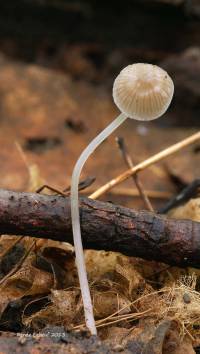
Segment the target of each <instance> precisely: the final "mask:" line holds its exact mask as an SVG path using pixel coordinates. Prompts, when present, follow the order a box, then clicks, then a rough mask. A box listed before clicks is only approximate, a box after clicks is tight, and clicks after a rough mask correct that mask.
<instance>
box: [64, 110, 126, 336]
mask: <svg viewBox="0 0 200 354" xmlns="http://www.w3.org/2000/svg"><path fill="white" fill-rule="evenodd" d="M126 118H127V117H126V116H125V115H124V114H120V115H119V116H118V117H117V118H116V119H115V120H114V121H113V122H112V123H111V124H109V125H108V126H107V127H106V128H105V129H104V130H103V131H102V132H101V133H100V134H99V135H97V137H96V138H95V139H93V140H92V141H91V143H90V144H89V145H88V146H87V147H86V149H85V150H84V151H83V152H82V154H81V155H80V157H79V159H78V161H77V163H76V165H75V167H74V170H73V173H72V182H71V218H72V230H73V238H74V248H75V254H76V265H77V270H78V277H79V282H80V288H81V294H82V299H83V306H84V312H85V321H86V326H87V328H88V329H89V330H90V332H91V334H94V335H96V334H97V331H96V326H95V320H94V314H93V307H92V301H91V296H90V290H89V284H88V279H87V272H86V266H85V260H84V254H83V245H82V239H81V228H80V216H79V205H78V184H79V177H80V174H81V170H82V168H83V166H84V164H85V162H86V161H87V159H88V157H89V156H90V155H91V154H92V153H93V151H94V150H95V149H96V148H97V146H98V145H100V144H101V142H102V141H104V140H105V139H106V138H107V137H108V136H109V135H110V134H111V133H112V132H113V131H114V130H115V129H116V128H118V126H119V125H121V124H122V123H123V122H124V121H125V119H126Z"/></svg>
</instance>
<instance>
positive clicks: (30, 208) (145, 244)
mask: <svg viewBox="0 0 200 354" xmlns="http://www.w3.org/2000/svg"><path fill="white" fill-rule="evenodd" d="M80 216H81V228H82V237H83V245H84V248H91V249H96V250H107V251H108V250H110V251H119V252H121V253H123V254H125V255H128V256H133V257H141V258H144V259H149V260H156V261H161V262H164V263H168V264H170V265H177V266H182V267H184V266H193V267H196V268H200V223H198V222H193V221H191V220H175V219H170V218H167V217H165V216H163V215H156V214H154V213H151V212H148V211H135V210H132V209H128V208H124V207H121V206H118V205H114V204H111V203H105V202H99V201H94V200H91V199H87V198H81V199H80ZM0 233H1V234H12V235H28V236H33V237H37V238H46V239H48V238H49V239H52V240H57V241H66V242H70V243H73V238H72V230H71V218H70V199H69V198H67V197H66V198H65V197H62V196H47V195H41V194H36V193H17V192H13V191H7V190H0Z"/></svg>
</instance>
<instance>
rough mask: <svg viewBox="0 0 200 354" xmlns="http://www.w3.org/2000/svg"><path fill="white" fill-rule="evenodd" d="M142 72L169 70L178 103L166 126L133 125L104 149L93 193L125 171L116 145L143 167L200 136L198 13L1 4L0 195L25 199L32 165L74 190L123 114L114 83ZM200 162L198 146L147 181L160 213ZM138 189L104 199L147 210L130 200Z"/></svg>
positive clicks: (149, 2)
mask: <svg viewBox="0 0 200 354" xmlns="http://www.w3.org/2000/svg"><path fill="white" fill-rule="evenodd" d="M134 62H149V63H153V64H158V65H160V66H161V67H163V68H164V69H166V70H167V71H168V73H169V74H170V75H171V77H172V78H173V80H174V83H175V97H174V99H173V102H172V104H171V106H170V109H169V110H168V112H167V113H166V114H165V115H164V117H162V118H160V119H159V120H158V121H156V122H153V123H152V122H150V123H148V124H141V123H138V122H134V121H130V120H129V121H127V122H126V123H124V125H123V127H120V128H119V129H118V131H117V132H116V133H115V134H114V135H113V136H112V137H110V138H109V139H108V140H107V141H106V142H105V143H104V144H102V146H101V147H100V148H99V149H98V151H97V152H96V153H95V154H94V155H93V157H92V158H91V159H90V160H89V162H88V164H87V166H86V168H85V169H84V173H83V178H84V177H87V176H94V177H96V181H95V183H94V185H92V186H91V187H90V190H93V189H95V188H97V187H99V186H100V185H101V184H102V183H105V182H107V181H108V180H109V179H110V178H112V177H114V176H115V175H117V174H119V173H121V172H123V171H124V170H125V169H126V166H125V164H124V162H123V160H122V158H121V156H120V153H119V149H118V148H117V145H116V142H115V137H116V136H122V137H124V139H125V141H126V144H127V146H128V149H129V152H130V154H131V156H132V158H133V161H134V163H137V162H139V161H141V160H143V159H145V158H147V157H149V156H150V155H151V154H154V153H156V152H158V151H160V150H161V149H163V148H165V147H167V146H169V145H170V144H173V143H175V142H177V141H178V140H180V139H182V138H184V137H186V136H188V135H189V134H190V133H192V132H193V131H194V130H195V129H199V126H200V117H199V116H200V80H199V78H200V3H199V1H198V0H132V1H131V0H129V1H128V0H124V1H114V0H111V1H95V0H85V1H81V0H79V1H76V0H73V1H68V0H18V1H12V0H6V1H1V3H0V142H1V150H0V166H1V179H0V187H3V188H11V189H17V190H25V189H27V188H28V187H27V185H28V183H29V182H28V181H29V178H30V176H29V174H30V169H29V167H30V166H31V165H33V164H34V165H36V166H37V173H38V174H39V175H40V178H41V181H42V180H43V181H45V182H46V183H48V184H50V185H52V186H54V187H57V188H59V189H63V188H65V187H66V186H68V185H69V184H70V176H71V172H72V168H73V165H74V163H75V161H76V159H77V158H78V156H79V154H80V153H81V151H82V149H83V148H84V147H85V146H86V145H87V143H88V142H89V141H90V140H91V139H92V138H93V137H94V136H95V135H96V134H97V133H98V132H99V131H100V130H101V129H102V128H104V127H105V126H106V124H107V123H109V122H110V121H111V120H112V119H113V118H115V116H116V114H118V111H117V108H116V107H115V106H114V103H113V101H112V83H113V80H114V78H115V77H116V75H117V74H118V73H119V71H120V70H121V69H122V68H123V67H124V66H126V65H128V64H131V63H134ZM199 156H200V145H197V146H195V147H194V146H193V147H190V148H188V149H187V150H184V151H183V152H181V153H179V154H176V156H173V157H172V158H170V159H167V160H166V161H165V162H164V163H163V164H159V165H158V166H154V167H152V168H151V169H150V170H149V172H146V171H145V172H143V173H142V174H141V178H142V180H143V182H144V185H145V188H147V190H152V191H158V192H160V193H161V195H162V193H164V194H165V197H163V198H160V197H159V198H158V200H156V198H154V199H155V200H154V203H155V204H156V205H157V204H158V205H160V204H162V203H163V202H164V200H162V199H167V198H168V197H169V196H170V195H171V194H173V193H175V192H176V191H177V189H178V188H179V187H180V185H181V186H184V185H186V184H187V183H190V182H192V180H194V178H199V163H200V157H199ZM38 171H39V172H38ZM175 180H176V183H174V181H175ZM177 180H178V182H177ZM133 187H134V186H133V183H132V181H128V182H126V183H124V184H123V186H119V187H118V189H116V190H115V193H114V192H113V193H114V194H112V195H107V196H106V197H105V198H106V200H112V201H114V202H118V203H125V204H126V205H128V206H134V207H141V206H142V205H141V203H140V200H138V198H135V199H134V201H133V197H130V196H129V197H128V196H127V194H128V190H129V191H130V189H131V188H133ZM123 191H125V192H124V193H125V194H124V193H123ZM88 193H89V191H88ZM164 194H163V195H164ZM125 195H126V197H125Z"/></svg>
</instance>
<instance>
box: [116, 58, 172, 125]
mask: <svg viewBox="0 0 200 354" xmlns="http://www.w3.org/2000/svg"><path fill="white" fill-rule="evenodd" d="M173 93H174V84H173V81H172V79H171V78H170V76H169V75H168V74H167V72H166V71H165V70H163V69H161V68H160V67H158V66H157V65H152V64H143V63H138V64H133V65H128V66H127V67H126V68H124V69H123V70H122V71H121V72H120V74H119V75H118V76H117V77H116V79H115V81H114V85H113V99H114V102H115V104H116V105H117V107H118V108H119V109H120V111H121V112H122V113H124V114H125V115H127V117H130V118H134V119H137V120H153V119H156V118H159V117H160V116H161V115H163V114H164V113H165V112H166V110H167V108H168V107H169V105H170V102H171V100H172V97H173Z"/></svg>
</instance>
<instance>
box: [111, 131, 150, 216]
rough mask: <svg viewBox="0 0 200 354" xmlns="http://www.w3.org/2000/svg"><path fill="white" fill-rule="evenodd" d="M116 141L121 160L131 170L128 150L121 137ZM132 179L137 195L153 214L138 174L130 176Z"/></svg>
mask: <svg viewBox="0 0 200 354" xmlns="http://www.w3.org/2000/svg"><path fill="white" fill-rule="evenodd" d="M116 141H117V145H118V147H119V149H120V151H121V154H122V157H123V159H124V161H125V163H126V165H127V166H128V167H129V168H133V166H134V165H133V161H132V159H131V156H130V154H129V153H128V150H127V147H126V144H125V141H124V139H123V138H121V137H120V138H119V137H117V138H116ZM132 178H133V180H134V182H135V185H136V187H137V189H138V192H139V194H140V196H141V198H142V200H143V203H144V205H145V206H146V208H147V210H150V211H152V212H153V211H154V209H153V207H152V205H151V202H150V200H149V198H148V196H147V194H146V193H145V190H144V187H143V185H142V182H141V180H140V178H139V175H138V173H136V174H135V175H132Z"/></svg>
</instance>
